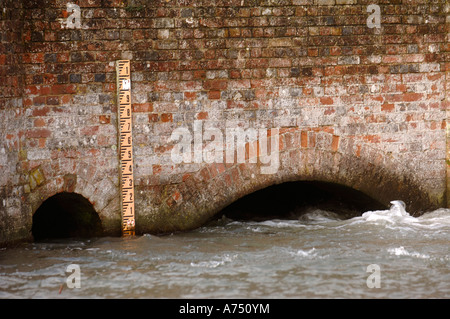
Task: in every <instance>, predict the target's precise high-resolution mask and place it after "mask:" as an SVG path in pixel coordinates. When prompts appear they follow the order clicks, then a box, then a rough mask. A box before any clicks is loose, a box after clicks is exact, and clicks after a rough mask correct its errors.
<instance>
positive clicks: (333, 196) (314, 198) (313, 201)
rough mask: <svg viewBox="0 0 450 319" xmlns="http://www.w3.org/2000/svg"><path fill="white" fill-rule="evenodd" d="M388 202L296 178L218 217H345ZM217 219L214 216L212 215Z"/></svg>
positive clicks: (252, 195)
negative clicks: (316, 213)
mask: <svg viewBox="0 0 450 319" xmlns="http://www.w3.org/2000/svg"><path fill="white" fill-rule="evenodd" d="M387 208H388V207H386V205H383V204H381V203H380V202H378V201H377V200H375V199H373V198H371V197H370V196H368V195H366V194H364V193H363V192H360V191H357V190H355V189H353V188H351V187H348V186H344V185H340V184H336V183H330V182H320V181H295V182H285V183H281V184H276V185H272V186H268V187H266V188H263V189H260V190H258V191H255V192H253V193H250V194H248V195H246V196H244V197H242V198H240V199H238V200H236V201H235V202H233V203H232V204H230V205H228V206H227V207H226V208H224V209H223V210H221V211H220V212H219V213H218V214H217V215H216V217H219V218H220V217H222V216H225V217H227V218H231V219H234V220H254V221H259V220H267V219H274V218H277V219H297V218H299V217H301V216H302V215H304V214H306V213H308V212H311V211H312V210H317V209H319V210H323V211H326V212H331V213H334V214H336V215H338V216H339V217H340V218H342V219H347V218H351V217H355V216H360V215H361V214H362V213H364V212H366V211H369V210H381V209H387ZM213 219H214V218H213Z"/></svg>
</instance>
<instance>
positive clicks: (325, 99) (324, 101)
mask: <svg viewBox="0 0 450 319" xmlns="http://www.w3.org/2000/svg"><path fill="white" fill-rule="evenodd" d="M320 103H321V104H324V105H330V104H333V98H331V97H329V96H326V97H321V98H320Z"/></svg>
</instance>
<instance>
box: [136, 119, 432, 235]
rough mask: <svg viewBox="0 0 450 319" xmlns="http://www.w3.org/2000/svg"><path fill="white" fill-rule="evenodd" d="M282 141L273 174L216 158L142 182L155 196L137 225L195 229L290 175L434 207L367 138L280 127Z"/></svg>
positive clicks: (142, 189) (406, 172)
mask: <svg viewBox="0 0 450 319" xmlns="http://www.w3.org/2000/svg"><path fill="white" fill-rule="evenodd" d="M279 141H280V143H279V158H280V167H279V170H278V171H277V172H276V173H275V174H261V173H260V172H261V170H260V168H261V167H260V164H249V163H240V164H234V165H230V164H221V163H219V164H218V163H213V164H208V165H204V166H203V167H202V169H200V170H199V171H198V172H196V173H193V174H185V175H184V176H183V181H182V182H181V183H178V184H170V185H158V186H155V187H147V186H145V185H140V186H138V187H137V188H138V194H139V193H140V194H141V196H139V197H140V198H144V197H146V198H153V199H155V205H154V207H153V208H151V207H150V206H151V205H149V204H148V202H147V201H140V200H138V201H137V209H136V211H137V213H138V216H137V227H138V231H139V232H154V233H159V232H163V233H164V232H173V231H181V230H188V229H193V228H196V227H199V226H201V225H203V224H204V223H205V222H206V221H208V220H209V219H210V218H211V217H212V216H214V215H215V214H217V213H218V212H219V211H220V210H221V209H223V208H225V207H226V206H227V205H229V204H231V203H232V202H234V201H236V200H238V199H239V198H242V197H243V196H245V195H248V194H250V193H253V192H256V191H258V190H261V189H263V188H266V187H268V186H271V185H275V184H281V183H284V182H291V181H318V182H327V183H334V184H339V185H343V186H347V187H350V188H353V189H354V190H357V191H361V192H362V193H364V194H366V195H368V196H370V197H372V198H373V199H374V200H377V201H378V202H380V203H382V204H384V205H386V206H389V202H390V201H391V200H396V199H400V200H403V201H404V202H405V203H406V204H407V207H408V210H409V211H410V212H411V213H412V214H420V213H421V210H423V209H424V207H429V208H433V207H434V206H433V205H434V204H433V202H432V201H431V200H430V198H429V197H428V195H427V193H426V192H425V191H424V190H423V189H421V187H420V184H418V183H417V182H416V181H415V180H414V174H411V172H410V168H408V167H407V166H402V165H399V162H398V161H397V159H395V158H390V159H389V157H387V156H385V154H381V153H379V152H377V150H376V149H374V148H372V147H370V145H368V144H365V143H355V142H354V140H351V139H348V138H345V137H340V136H338V135H335V134H334V133H333V132H332V131H329V130H320V129H315V130H308V131H305V130H298V129H292V128H289V129H284V130H280V135H279ZM388 159H389V160H388ZM143 194H145V195H143Z"/></svg>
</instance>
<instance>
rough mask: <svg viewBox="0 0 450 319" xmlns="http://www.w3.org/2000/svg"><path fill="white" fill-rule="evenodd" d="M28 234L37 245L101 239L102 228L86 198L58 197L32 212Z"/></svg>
mask: <svg viewBox="0 0 450 319" xmlns="http://www.w3.org/2000/svg"><path fill="white" fill-rule="evenodd" d="M31 232H32V235H33V238H34V240H36V241H42V240H46V239H55V238H71V237H76V238H89V237H98V236H101V235H102V224H101V221H100V218H99V216H98V214H97V212H96V211H95V209H94V207H93V206H92V204H91V203H90V202H89V201H88V200H87V199H86V198H84V197H83V196H81V195H79V194H75V193H59V194H56V195H54V196H52V197H50V198H49V199H47V200H46V201H45V202H44V203H42V205H41V206H40V207H39V208H38V210H37V211H36V212H35V214H34V215H33V226H32V229H31Z"/></svg>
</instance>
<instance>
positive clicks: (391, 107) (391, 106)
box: [381, 103, 395, 112]
mask: <svg viewBox="0 0 450 319" xmlns="http://www.w3.org/2000/svg"><path fill="white" fill-rule="evenodd" d="M394 109H395V105H394V104H389V103H384V104H383V105H381V111H383V112H392V111H393V110H394Z"/></svg>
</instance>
